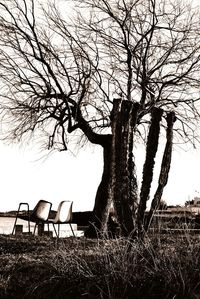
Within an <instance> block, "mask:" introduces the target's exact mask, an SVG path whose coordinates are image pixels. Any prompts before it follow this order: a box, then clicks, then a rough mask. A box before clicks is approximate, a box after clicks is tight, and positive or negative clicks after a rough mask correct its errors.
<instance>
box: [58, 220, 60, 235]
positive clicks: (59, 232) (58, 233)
mask: <svg viewBox="0 0 200 299" xmlns="http://www.w3.org/2000/svg"><path fill="white" fill-rule="evenodd" d="M59 237H60V223H58V238H59Z"/></svg>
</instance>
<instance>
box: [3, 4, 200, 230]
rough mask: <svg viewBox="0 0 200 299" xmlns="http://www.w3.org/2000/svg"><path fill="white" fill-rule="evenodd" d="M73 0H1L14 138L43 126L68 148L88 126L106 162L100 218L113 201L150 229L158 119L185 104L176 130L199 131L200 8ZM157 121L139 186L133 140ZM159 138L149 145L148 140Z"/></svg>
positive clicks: (51, 140) (100, 222)
mask: <svg viewBox="0 0 200 299" xmlns="http://www.w3.org/2000/svg"><path fill="white" fill-rule="evenodd" d="M74 2H75V3H76V4H77V6H76V16H75V14H72V11H71V10H70V15H71V16H73V18H71V19H70V16H69V15H68V10H69V3H71V2H69V1H66V2H65V3H64V2H62V1H59V0H58V1H54V2H52V3H51V2H50V1H48V2H47V3H45V5H43V6H40V5H39V1H37V0H35V1H34V0H4V1H0V10H1V14H0V77H1V115H2V120H3V121H4V122H5V123H7V124H9V130H7V131H6V138H11V139H13V140H15V139H17V140H21V139H22V138H23V137H24V136H27V135H29V136H32V135H33V134H37V136H39V137H40V138H41V139H42V140H46V141H47V147H48V148H49V149H50V148H57V149H60V150H67V149H68V147H69V146H70V141H71V140H74V138H76V137H77V135H79V136H80V138H82V137H83V136H85V137H86V138H87V140H88V141H89V142H91V143H94V144H97V145H100V146H101V147H102V148H103V155H104V169H103V174H102V181H101V183H100V185H99V188H98V190H97V195H96V199H95V207H94V215H95V218H94V222H95V226H96V227H97V228H98V229H103V230H106V222H107V219H108V211H109V207H110V204H111V202H114V206H115V209H116V211H117V217H118V220H120V224H121V231H122V233H123V234H124V235H127V234H130V232H131V230H135V229H136V227H137V225H138V226H139V227H140V228H141V230H142V229H143V224H144V212H145V209H146V202H147V200H148V198H149V190H150V187H151V181H152V175H150V180H148V178H147V176H148V173H149V172H150V173H151V174H152V173H153V167H154V157H155V154H156V151H157V145H156V143H157V142H158V137H159V127H160V126H161V125H162V126H163V127H167V126H168V119H169V114H170V113H171V111H173V113H175V114H176V119H177V121H176V126H175V127H174V130H175V133H176V136H178V137H179V138H180V137H181V138H182V139H183V138H185V139H186V140H189V141H190V142H192V143H194V141H195V140H196V139H197V138H198V136H196V135H195V134H196V132H197V131H196V130H195V128H196V123H197V120H198V118H199V112H198V100H199V86H200V84H199V83H200V82H199V81H200V79H199V70H200V59H199V58H200V34H199V28H200V26H199V15H198V11H197V9H193V8H192V7H191V6H189V5H188V4H187V1H176V0H175V1H170V0H150V1H146V0H128V1H124V0H117V1H112V0H111V1H108V0H85V1H84V2H82V1H78V0H77V1H74ZM118 99H119V100H118ZM117 103H118V104H117ZM135 104H136V105H135ZM155 111H156V112H155ZM158 111H160V112H158ZM158 113H160V117H159V119H158V118H157V117H158V116H157V115H158ZM161 114H162V117H161ZM150 116H151V117H150ZM156 122H157V124H156ZM149 123H151V125H150V129H149V133H148V134H147V135H148V136H150V135H151V130H152V127H156V128H157V129H156V134H157V135H156V136H157V137H156V140H157V141H155V140H154V139H153V138H152V137H151V136H150V137H148V141H147V154H146V162H145V165H144V171H143V183H142V190H141V192H140V196H139V195H138V194H139V192H138V190H137V179H136V175H135V166H134V159H133V152H132V149H133V147H134V142H139V138H141V139H143V140H144V141H145V142H146V139H147V138H146V130H147V128H148V125H149ZM118 138H120V140H121V145H120V146H119V139H118ZM154 141H155V144H154V146H155V148H154V150H153V151H154V153H150V152H151V150H152V147H151V146H148V143H149V144H150V143H152V142H153V143H154ZM76 142H77V143H78V141H76ZM170 142H171V143H170V146H169V148H170V151H171V145H172V140H171V141H170ZM124 157H126V159H125V160H124V161H125V162H124V163H123V161H122V162H120V165H118V163H119V161H120V160H123V159H124ZM149 157H150V158H149ZM168 157H171V153H168ZM163 158H164V157H163ZM117 161H118V162H117ZM170 162H171V159H170V158H169V159H168V162H167V163H168V165H167V172H166V173H165V178H164V181H165V183H164V184H163V185H162V186H161V189H160V190H161V191H159V196H157V204H158V202H159V200H160V198H161V196H162V191H163V188H164V185H165V184H166V182H167V177H168V172H169V165H170ZM120 169H121V170H124V172H123V171H121V170H120ZM120 178H122V180H121V179H120ZM121 181H122V182H123V185H120V184H122V183H120V182H121ZM117 190H118V191H119V190H128V191H124V192H125V194H124V192H121V191H120V192H118V191H117ZM130 195H131V196H130ZM120 196H121V198H120ZM119 203H120V204H119ZM122 203H123V204H122ZM137 214H138V215H140V216H138V217H137ZM127 215H129V222H128V223H126V221H125V218H126V216H127ZM136 219H137V221H136Z"/></svg>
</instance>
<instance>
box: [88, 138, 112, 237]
mask: <svg viewBox="0 0 200 299" xmlns="http://www.w3.org/2000/svg"><path fill="white" fill-rule="evenodd" d="M111 144H112V136H111V135H107V137H105V142H104V144H103V145H102V146H103V165H104V167H103V174H102V178H101V182H100V184H99V187H98V189H97V193H96V197H95V205H94V209H93V219H92V221H91V223H90V227H89V229H88V230H87V231H86V232H85V236H86V237H90V238H96V237H97V236H99V235H100V234H102V233H105V232H106V230H107V222H108V216H109V208H110V201H109V196H110V169H111V166H110V163H111V154H112V152H111Z"/></svg>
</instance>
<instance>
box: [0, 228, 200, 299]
mask: <svg viewBox="0 0 200 299" xmlns="http://www.w3.org/2000/svg"><path fill="white" fill-rule="evenodd" d="M199 241H200V240H199V237H198V236H190V235H189V234H187V233H186V234H184V235H182V236H179V235H167V236H162V235H153V236H152V235H151V236H146V238H145V240H144V241H143V242H140V241H135V242H133V241H130V240H128V239H116V240H96V241H92V240H87V239H80V240H79V239H71V238H70V239H68V240H63V241H62V240H60V241H59V243H57V244H56V243H54V244H53V245H52V246H51V248H49V247H47V248H48V249H45V248H44V249H43V251H35V252H34V253H33V252H30V253H29V252H27V253H23V254H18V255H17V256H15V259H13V255H11V256H12V258H11V260H12V261H11V260H9V267H7V272H6V271H5V273H4V274H2V277H3V278H4V281H5V286H4V296H5V297H2V296H0V298H29V299H30V298H37V299H38V298H52V299H54V298H55V299H57V298H65V299H68V298H70V299H71V298H73V299H74V298H75V299H76V298H88V299H90V298H110V299H121V298H131V299H147V298H148V299H149V298H159V299H165V298H166V299H172V298H174V299H175V298H176V299H184V298H185V299H193V298H200V242H199ZM47 243H48V241H47ZM38 246H39V245H38ZM7 257H8V256H7ZM4 259H6V257H5V256H4ZM0 283H1V280H0ZM0 295H1V293H0ZM6 296H7V297H6Z"/></svg>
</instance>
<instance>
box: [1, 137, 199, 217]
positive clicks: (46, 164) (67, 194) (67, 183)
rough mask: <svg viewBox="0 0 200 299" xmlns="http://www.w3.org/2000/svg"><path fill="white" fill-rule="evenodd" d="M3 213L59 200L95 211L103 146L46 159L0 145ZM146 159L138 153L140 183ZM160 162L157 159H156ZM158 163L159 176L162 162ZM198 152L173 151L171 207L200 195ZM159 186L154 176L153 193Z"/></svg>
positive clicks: (43, 154) (44, 154) (24, 149)
mask: <svg viewBox="0 0 200 299" xmlns="http://www.w3.org/2000/svg"><path fill="white" fill-rule="evenodd" d="M0 152H1V155H0V166H1V172H0V182H1V186H0V198H1V201H0V211H8V210H12V209H16V208H17V207H18V204H19V202H29V203H30V208H32V207H34V205H35V204H36V203H37V201H38V200H39V199H46V200H49V201H51V202H52V203H53V208H55V209H56V208H57V205H58V203H59V202H60V201H61V200H73V201H74V210H76V211H84V210H92V209H93V205H94V198H95V193H96V189H97V187H98V184H99V182H100V179H101V174H102V152H101V148H100V147H99V146H94V147H91V146H90V147H89V148H87V149H84V150H81V151H80V152H79V153H78V154H77V155H76V156H73V155H72V154H71V153H70V152H54V153H52V154H51V155H47V152H41V151H40V150H39V148H37V147H34V149H32V146H31V145H30V146H27V147H19V146H17V145H16V146H15V145H10V146H8V145H4V144H3V143H0ZM143 159H144V155H143V153H142V151H141V150H140V149H138V150H137V156H136V163H137V169H138V173H139V180H140V178H141V172H142V162H143ZM157 160H158V159H157ZM157 160H156V162H157V164H156V165H157V167H156V171H155V172H156V174H158V168H159V163H158V161H157ZM199 169H200V150H192V149H190V150H189V151H188V152H185V151H183V150H180V149H178V148H176V149H175V150H174V152H173V157H172V166H171V172H170V176H169V183H168V186H167V187H166V189H165V191H164V194H163V199H165V200H166V201H167V203H168V204H169V205H171V204H174V205H175V204H184V202H185V201H186V200H188V199H192V198H193V197H194V196H198V192H200V175H199ZM156 182H157V176H156V175H155V178H154V184H153V186H152V190H153V191H152V193H154V189H155V186H156Z"/></svg>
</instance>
